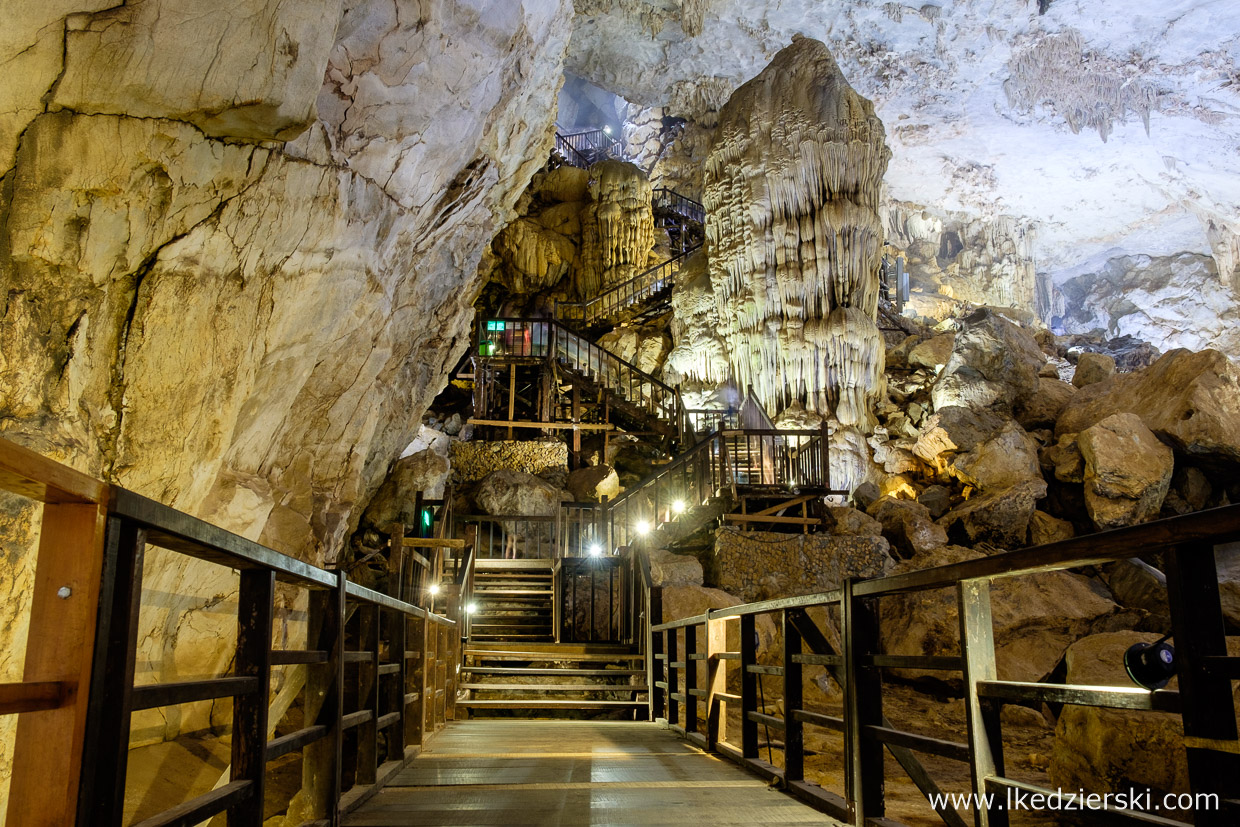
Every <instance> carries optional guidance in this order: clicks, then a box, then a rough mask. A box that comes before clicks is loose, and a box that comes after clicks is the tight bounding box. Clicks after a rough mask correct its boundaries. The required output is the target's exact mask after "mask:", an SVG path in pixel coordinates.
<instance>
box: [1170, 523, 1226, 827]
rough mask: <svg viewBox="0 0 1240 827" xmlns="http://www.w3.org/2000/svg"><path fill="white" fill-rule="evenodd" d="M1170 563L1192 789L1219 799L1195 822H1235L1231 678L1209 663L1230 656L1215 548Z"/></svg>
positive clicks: (1177, 554) (1206, 825) (1202, 825)
mask: <svg viewBox="0 0 1240 827" xmlns="http://www.w3.org/2000/svg"><path fill="white" fill-rule="evenodd" d="M1166 564H1167V597H1168V603H1169V604H1170V608H1171V629H1172V632H1173V633H1174V637H1175V657H1176V661H1177V671H1178V673H1179V679H1180V695H1181V696H1182V697H1183V699H1184V701H1183V704H1182V705H1181V713H1180V714H1181V715H1182V717H1183V719H1184V746H1185V747H1186V748H1187V755H1188V778H1189V785H1190V787H1191V788H1192V791H1193V793H1194V794H1195V796H1201V795H1211V794H1213V795H1216V796H1218V798H1217V801H1218V804H1217V805H1216V806H1213V807H1211V806H1200V807H1197V809H1196V812H1195V822H1194V823H1196V824H1197V825H1198V827H1222V825H1225V824H1226V825H1232V824H1236V823H1238V816H1240V812H1238V810H1240V806H1238V805H1237V804H1236V801H1235V799H1237V797H1238V795H1237V779H1240V753H1238V752H1236V751H1235V750H1236V747H1237V732H1236V709H1235V702H1234V701H1233V700H1232V685H1231V679H1230V677H1229V676H1228V674H1227V673H1226V672H1225V671H1222V670H1219V671H1212V670H1211V669H1210V667H1209V661H1207V658H1220V659H1221V658H1225V657H1226V656H1227V638H1226V637H1225V634H1226V633H1225V629H1224V625H1223V608H1222V603H1221V601H1220V598H1219V587H1218V569H1217V566H1216V564H1215V560H1214V545H1213V544H1212V543H1208V542H1206V543H1193V544H1191V545H1186V546H1180V547H1175V548H1173V549H1171V550H1170V551H1169V552H1168V553H1167V555H1166ZM1198 800H1201V799H1198Z"/></svg>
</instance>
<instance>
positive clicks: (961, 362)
mask: <svg viewBox="0 0 1240 827" xmlns="http://www.w3.org/2000/svg"><path fill="white" fill-rule="evenodd" d="M961 325H962V326H961V330H960V332H958V333H957V334H956V340H955V343H954V345H953V347H952V355H951V358H950V359H948V362H947V365H946V367H944V368H943V371H942V373H940V374H939V378H938V380H937V381H936V382H935V383H934V387H933V388H932V389H931V391H930V399H931V401H933V403H934V409H935V410H936V411H938V410H939V409H941V408H946V407H951V406H964V407H967V408H972V409H983V408H995V409H997V410H1001V411H1004V412H1009V413H1010V412H1011V411H1012V408H1013V406H1014V405H1016V404H1018V403H1020V402H1023V401H1024V400H1025V399H1028V398H1029V397H1030V396H1032V395H1033V394H1034V393H1036V391H1037V383H1038V371H1039V370H1040V369H1041V367H1042V365H1043V364H1044V363H1045V362H1046V358H1045V357H1044V356H1043V355H1042V351H1041V349H1040V348H1039V347H1038V343H1037V342H1036V341H1035V340H1034V338H1033V336H1032V334H1030V333H1029V332H1028V331H1027V330H1025V329H1023V328H1021V327H1020V326H1018V325H1016V324H1014V323H1012V322H1010V321H1008V320H1007V319H1006V318H1004V317H1003V316H1001V315H999V313H997V312H995V311H993V310H990V309H987V308H983V309H981V310H976V311H974V312H973V313H971V314H969V315H968V316H966V317H965V318H964V319H963V320H962V321H961Z"/></svg>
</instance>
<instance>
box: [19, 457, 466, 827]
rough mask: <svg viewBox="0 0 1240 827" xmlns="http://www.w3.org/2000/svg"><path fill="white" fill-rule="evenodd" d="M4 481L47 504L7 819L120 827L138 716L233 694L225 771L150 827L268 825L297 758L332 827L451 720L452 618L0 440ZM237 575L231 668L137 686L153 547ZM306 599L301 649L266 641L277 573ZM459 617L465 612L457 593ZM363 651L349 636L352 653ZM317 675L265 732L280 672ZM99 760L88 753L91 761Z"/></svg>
mask: <svg viewBox="0 0 1240 827" xmlns="http://www.w3.org/2000/svg"><path fill="white" fill-rule="evenodd" d="M0 490H5V491H9V492H11V493H14V494H17V495H20V496H23V497H27V498H30V499H32V500H35V501H38V502H42V503H43V519H42V526H41V530H40V535H39V551H38V559H37V567H36V575H35V589H34V593H33V596H32V611H31V618H30V631H29V636H28V643H27V646H26V663H25V674H24V676H23V680H22V681H21V682H20V683H16V684H4V685H0V714H16V715H18V716H19V718H18V725H17V739H16V744H15V754H14V769H13V777H12V783H11V788H10V793H9V805H8V810H7V823H8V824H10V825H21V827H28V826H31V825H34V826H36V827H38V826H41V825H48V827H52V826H53V825H55V827H64V825H72V824H78V825H82V827H86V825H90V827H113V826H114V825H116V826H118V825H120V824H121V823H122V818H123V817H124V811H125V791H126V780H127V779H126V774H127V766H128V761H127V758H128V751H129V744H130V726H131V721H132V717H133V714H134V712H137V711H141V710H144V709H153V708H157V707H165V706H173V705H177V704H185V703H192V702H195V701H203V700H213V699H225V698H227V699H231V700H232V727H231V730H232V747H231V749H232V756H231V768H230V770H229V777H228V779H227V780H226V782H225V783H222V784H221V785H220V786H218V787H217V788H216V789H214V790H211V791H210V792H207V793H204V794H202V795H199V796H197V797H195V798H192V799H190V800H188V801H184V802H182V803H180V804H178V805H176V806H174V807H172V808H171V809H168V810H165V811H164V812H162V813H158V814H154V815H148V816H146V817H145V818H144V819H143V820H142V821H141V822H140V823H139V824H140V827H157V826H163V825H192V824H198V823H199V822H201V821H203V820H205V819H208V818H210V817H212V816H214V815H216V814H220V813H226V814H227V819H228V824H229V825H230V827H236V826H237V825H250V826H252V827H259V825H261V824H262V822H263V805H264V798H265V795H264V793H265V783H264V781H265V777H266V769H267V764H268V763H269V762H271V761H273V760H275V759H277V758H280V757H282V756H284V755H287V754H289V753H291V752H294V751H301V752H302V754H303V768H304V769H303V777H304V779H305V780H306V786H305V792H306V793H307V794H308V795H309V796H310V798H311V799H312V801H311V810H312V812H313V815H312V817H311V818H310V820H309V822H308V823H312V824H330V825H335V824H338V823H339V819H340V816H341V814H342V813H343V812H346V811H348V810H349V809H351V808H352V807H354V806H357V805H358V804H360V803H361V801H363V800H365V799H366V798H367V797H369V796H370V795H372V794H373V793H374V792H375V791H377V790H378V789H379V787H381V786H382V784H383V783H384V782H385V781H386V780H387V779H388V778H390V777H391V776H392V775H393V774H394V773H395V772H396V771H398V770H399V769H400V768H402V767H403V766H404V765H405V763H406V762H407V761H408V760H409V758H411V757H412V756H413V755H414V754H415V753H416V752H417V750H418V748H419V747H420V746H421V744H422V743H424V742H425V740H426V739H427V738H429V737H430V736H431V735H433V734H434V732H435V731H436V730H437V729H438V728H439V727H441V726H442V725H443V724H444V722H445V721H447V720H450V719H451V718H452V717H453V716H454V713H455V710H454V702H455V697H456V691H455V683H456V664H457V663H459V660H460V635H459V632H458V626H457V623H456V621H455V620H453V619H452V618H450V617H448V616H445V615H439V614H434V613H432V612H429V611H427V610H426V609H424V608H422V607H420V606H418V605H415V604H413V603H411V602H406V601H404V600H400V599H397V598H394V597H390V596H388V595H385V594H381V593H379V592H376V591H372V590H371V589H367V588H364V587H362V586H360V585H358V584H356V583H352V582H349V581H348V580H347V579H346V578H345V575H344V573H343V572H340V571H329V570H327V569H323V568H319V567H317V566H313V565H310V564H309V563H306V562H303V561H300V560H297V559H295V558H292V557H288V556H286V555H283V554H279V553H277V552H275V551H272V550H271V549H269V548H266V547H264V546H261V545H259V544H257V543H254V542H251V541H249V540H246V539H245V538H243V537H239V536H237V535H235V534H231V533H229V532H227V531H224V530H223V529H220V528H218V527H216V526H213V525H210V524H208V523H205V522H203V521H201V520H199V519H197V518H195V517H192V516H190V515H188V514H185V513H182V512H179V511H176V510H174V509H172V508H168V507H167V506H164V505H161V504H159V503H156V502H154V501H152V500H149V499H146V498H144V497H141V496H139V495H137V494H134V493H132V492H130V491H126V490H124V489H121V488H116V487H109V486H106V485H104V484H103V483H100V482H98V481H96V480H93V479H90V478H89V477H86V476H84V475H81V474H77V473H76V472H73V471H72V470H70V469H68V468H65V467H64V466H61V465H59V464H57V463H54V462H51V461H49V460H46V459H44V458H42V457H40V456H38V455H36V454H34V453H32V452H30V451H27V450H25V449H23V448H21V447H19V446H17V445H14V444H13V443H11V442H8V441H5V440H0ZM151 547H156V548H162V549H167V550H170V551H173V552H176V553H179V554H183V555H186V556H189V557H193V558H196V559H198V560H203V561H207V562H210V563H214V564H218V565H220V566H224V567H227V568H230V569H234V570H236V571H237V573H238V593H237V638H236V648H235V654H234V658H233V669H232V672H231V673H230V674H227V675H220V676H215V677H210V678H206V679H201V680H192V681H184V682H178V683H161V684H150V685H142V686H135V685H134V671H135V661H136V655H137V634H138V617H139V613H140V611H141V609H142V580H143V566H144V561H145V559H146V554H147V549H148V548H151ZM277 582H282V583H286V584H291V585H293V586H296V587H298V588H300V589H304V590H306V591H308V592H309V601H308V603H309V610H308V637H307V641H308V644H307V648H306V649H304V650H286V649H273V648H272V647H273V634H272V628H273V623H274V622H275V619H276V618H275V616H274V598H275V590H276V583H277ZM449 614H452V615H455V616H457V617H459V616H460V605H459V595H458V600H457V602H456V603H455V604H453V605H451V606H450V607H449ZM350 643H352V645H349V644H350ZM293 664H297V665H304V667H305V668H306V669H307V670H308V672H307V681H306V690H305V692H306V695H305V713H306V714H305V718H304V724H303V726H302V727H301V728H300V729H298V730H296V731H294V732H290V733H286V734H283V735H281V736H279V737H277V738H274V739H273V738H269V736H268V733H269V731H270V729H271V727H270V726H269V724H272V723H274V722H273V721H269V720H268V710H269V706H270V702H271V697H270V686H271V674H272V668H273V667H276V666H283V665H293ZM85 756H89V760H85Z"/></svg>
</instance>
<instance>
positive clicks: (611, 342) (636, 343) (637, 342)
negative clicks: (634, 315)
mask: <svg viewBox="0 0 1240 827" xmlns="http://www.w3.org/2000/svg"><path fill="white" fill-rule="evenodd" d="M598 344H599V346H600V347H602V348H603V349H605V350H607V351H609V352H610V353H613V354H615V355H616V356H619V357H620V358H621V359H623V360H624V361H626V362H628V363H630V364H632V365H635V366H636V367H637V369H638V370H640V371H643V372H644V373H649V374H653V375H655V376H657V375H659V372H660V371H661V370H662V369H663V363H664V362H665V361H666V360H667V355H668V354H669V353H670V352H671V350H672V340H671V337H669V336H668V335H667V334H666V333H665V332H663V330H661V329H660V328H659V327H657V326H654V325H644V326H642V327H618V328H616V329H615V330H611V331H609V332H607V333H604V334H603V335H602V336H600V337H599V338H598Z"/></svg>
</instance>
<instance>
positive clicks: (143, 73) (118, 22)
mask: <svg viewBox="0 0 1240 827" xmlns="http://www.w3.org/2000/svg"><path fill="white" fill-rule="evenodd" d="M75 10H76V9H75ZM341 10H342V2H341V0H309V2H304V3H295V4H290V5H284V4H270V3H266V2H262V1H261V0H253V2H247V3H244V4H243V5H242V6H241V7H237V8H233V9H231V12H232V13H229V14H210V13H208V14H203V13H202V10H201V9H200V8H199V6H198V5H197V4H196V3H194V2H193V0H144V1H143V2H134V3H125V4H123V5H121V6H116V7H113V8H112V9H109V10H108V11H106V12H103V13H100V14H95V15H92V16H90V17H87V18H84V19H82V18H79V19H77V20H75V21H74V23H76V24H78V25H71V26H69V31H68V33H67V36H66V38H65V69H64V74H63V76H62V77H61V78H60V80H59V82H58V83H57V84H56V88H55V96H54V98H53V101H54V104H55V106H56V107H57V108H64V109H69V110H72V111H75V112H81V113H87V114H113V115H121V114H123V115H133V116H136V117H143V118H167V119H170V120H178V121H188V122H189V123H193V124H194V125H196V126H197V127H199V128H200V129H202V130H203V132H205V133H206V134H208V135H211V136H213V137H227V138H244V139H247V140H253V141H280V140H288V139H290V138H293V137H295V136H297V135H298V134H299V133H301V132H302V131H303V130H304V129H305V128H306V127H308V126H309V125H310V123H311V122H312V121H313V120H314V117H315V107H314V104H315V99H316V97H317V95H318V93H319V90H320V89H321V88H322V85H323V70H324V68H325V67H326V65H327V59H328V55H329V53H330V51H331V49H332V47H333V45H334V39H335V27H334V26H330V25H323V23H324V21H325V20H328V21H335V20H338V19H339V18H340V14H341ZM208 44H209V45H208ZM263 53H272V54H273V59H272V60H266V61H257V62H256V61H255V60H254V55H256V54H263Z"/></svg>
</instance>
